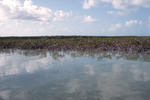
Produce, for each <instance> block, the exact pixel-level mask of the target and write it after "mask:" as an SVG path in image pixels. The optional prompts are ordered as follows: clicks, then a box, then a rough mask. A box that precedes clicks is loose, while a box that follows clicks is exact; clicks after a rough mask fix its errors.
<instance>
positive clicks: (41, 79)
mask: <svg viewBox="0 0 150 100" xmlns="http://www.w3.org/2000/svg"><path fill="white" fill-rule="evenodd" d="M0 100H150V55H146V54H145V55H144V54H143V55H142V54H125V53H111V52H103V53H94V52H91V53H83V52H48V51H39V50H37V51H21V50H5V51H0Z"/></svg>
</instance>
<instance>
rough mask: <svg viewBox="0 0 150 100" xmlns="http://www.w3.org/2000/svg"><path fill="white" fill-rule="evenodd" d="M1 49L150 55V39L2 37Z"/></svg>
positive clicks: (0, 39)
mask: <svg viewBox="0 0 150 100" xmlns="http://www.w3.org/2000/svg"><path fill="white" fill-rule="evenodd" d="M0 49H32V50H34V49H47V50H58V51H61V50H62V51H66V50H77V51H125V52H147V53H150V37H148V36H144V37H136V36H126V37H119V36H118V37H97V36H51V37H48V36H43V37H0Z"/></svg>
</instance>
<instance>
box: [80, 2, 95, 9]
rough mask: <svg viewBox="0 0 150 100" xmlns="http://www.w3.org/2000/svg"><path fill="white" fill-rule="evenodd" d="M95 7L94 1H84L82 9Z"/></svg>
mask: <svg viewBox="0 0 150 100" xmlns="http://www.w3.org/2000/svg"><path fill="white" fill-rule="evenodd" d="M96 5H97V1H96V0H84V3H83V8H84V9H89V8H91V7H95V6H96Z"/></svg>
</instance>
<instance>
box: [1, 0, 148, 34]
mask: <svg viewBox="0 0 150 100" xmlns="http://www.w3.org/2000/svg"><path fill="white" fill-rule="evenodd" d="M57 35H59V36H60V35H61V36H66V35H67V36H68V35H69V36H72V35H81V36H150V0H0V36H57Z"/></svg>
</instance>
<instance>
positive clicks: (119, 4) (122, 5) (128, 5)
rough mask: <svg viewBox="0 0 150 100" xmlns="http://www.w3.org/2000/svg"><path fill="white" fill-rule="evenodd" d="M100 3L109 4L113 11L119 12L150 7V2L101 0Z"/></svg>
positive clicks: (140, 0)
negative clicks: (119, 10)
mask: <svg viewBox="0 0 150 100" xmlns="http://www.w3.org/2000/svg"><path fill="white" fill-rule="evenodd" d="M101 2H105V3H111V4H112V6H113V7H114V8H115V9H121V10H126V9H133V8H139V7H144V8H149V7H150V0H101Z"/></svg>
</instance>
